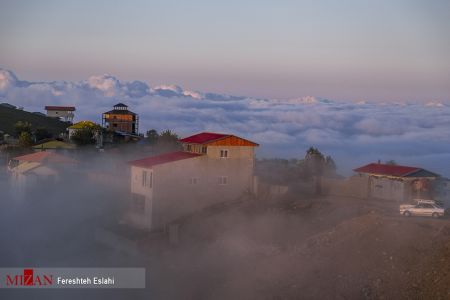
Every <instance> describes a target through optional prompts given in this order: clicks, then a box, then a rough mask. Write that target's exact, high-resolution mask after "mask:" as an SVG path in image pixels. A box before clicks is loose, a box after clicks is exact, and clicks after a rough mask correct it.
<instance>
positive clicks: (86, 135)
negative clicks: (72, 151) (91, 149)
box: [70, 121, 102, 146]
mask: <svg viewBox="0 0 450 300" xmlns="http://www.w3.org/2000/svg"><path fill="white" fill-rule="evenodd" d="M70 128H71V129H76V130H75V132H74V133H73V134H72V136H71V137H70V139H71V140H72V141H73V142H74V143H75V144H77V145H78V146H84V145H91V144H95V142H96V139H95V136H96V134H97V132H99V131H100V130H101V129H102V128H101V126H100V125H98V124H95V123H93V122H90V121H81V122H78V123H77V124H75V125H73V126H71V127H70Z"/></svg>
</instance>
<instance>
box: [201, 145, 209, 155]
mask: <svg viewBox="0 0 450 300" xmlns="http://www.w3.org/2000/svg"><path fill="white" fill-rule="evenodd" d="M207 151H208V147H206V146H203V147H202V153H203V154H206V152H207Z"/></svg>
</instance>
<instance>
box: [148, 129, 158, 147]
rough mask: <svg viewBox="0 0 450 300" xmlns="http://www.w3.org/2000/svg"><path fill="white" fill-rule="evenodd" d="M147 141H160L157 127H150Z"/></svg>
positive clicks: (152, 143)
mask: <svg viewBox="0 0 450 300" xmlns="http://www.w3.org/2000/svg"><path fill="white" fill-rule="evenodd" d="M146 136H147V137H146V138H145V141H146V142H147V143H148V144H150V145H155V144H156V143H157V142H158V138H159V134H158V131H156V130H155V129H150V130H148V131H147V134H146Z"/></svg>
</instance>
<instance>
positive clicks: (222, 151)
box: [220, 150, 228, 158]
mask: <svg viewBox="0 0 450 300" xmlns="http://www.w3.org/2000/svg"><path fill="white" fill-rule="evenodd" d="M220 157H221V158H227V157H228V150H220Z"/></svg>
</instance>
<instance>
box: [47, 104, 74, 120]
mask: <svg viewBox="0 0 450 300" xmlns="http://www.w3.org/2000/svg"><path fill="white" fill-rule="evenodd" d="M45 110H46V111H47V116H48V117H52V118H59V119H61V120H62V121H66V122H72V121H73V118H74V116H75V115H74V113H73V112H74V111H75V107H73V106H46V107H45Z"/></svg>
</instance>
